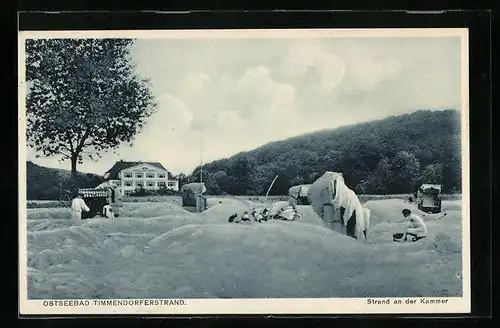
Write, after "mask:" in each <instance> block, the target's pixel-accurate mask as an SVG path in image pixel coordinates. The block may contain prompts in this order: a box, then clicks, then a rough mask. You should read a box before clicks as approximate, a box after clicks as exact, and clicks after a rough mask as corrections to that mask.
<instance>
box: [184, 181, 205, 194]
mask: <svg viewBox="0 0 500 328" xmlns="http://www.w3.org/2000/svg"><path fill="white" fill-rule="evenodd" d="M200 191H201V193H202V194H203V193H205V192H206V191H207V188H206V187H205V183H200V182H191V183H188V184H185V185H182V187H181V192H192V193H195V194H199V193H200Z"/></svg>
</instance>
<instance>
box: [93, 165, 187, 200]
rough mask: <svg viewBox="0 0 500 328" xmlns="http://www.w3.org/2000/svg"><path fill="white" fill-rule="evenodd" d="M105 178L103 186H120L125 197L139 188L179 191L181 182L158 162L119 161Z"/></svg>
mask: <svg viewBox="0 0 500 328" xmlns="http://www.w3.org/2000/svg"><path fill="white" fill-rule="evenodd" d="M104 178H105V179H106V182H104V183H103V184H101V186H103V185H108V186H110V185H111V186H117V187H118V186H119V187H121V191H122V193H123V195H128V194H130V193H131V192H132V191H134V190H136V189H139V188H144V189H147V190H157V189H161V188H167V189H170V190H174V191H178V190H179V181H178V180H176V179H175V178H174V177H173V176H172V174H171V173H170V172H169V171H168V170H167V169H166V168H164V167H163V165H162V164H161V163H158V162H125V161H119V162H116V163H115V165H113V167H112V168H111V169H110V170H109V171H107V172H106V173H105V174H104Z"/></svg>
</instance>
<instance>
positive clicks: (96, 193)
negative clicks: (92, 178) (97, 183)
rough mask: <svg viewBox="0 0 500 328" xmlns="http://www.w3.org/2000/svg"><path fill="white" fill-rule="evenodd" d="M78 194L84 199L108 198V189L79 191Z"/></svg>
mask: <svg viewBox="0 0 500 328" xmlns="http://www.w3.org/2000/svg"><path fill="white" fill-rule="evenodd" d="M78 193H80V194H81V195H82V196H83V197H85V198H91V197H108V196H109V191H108V189H93V188H88V189H79V190H78Z"/></svg>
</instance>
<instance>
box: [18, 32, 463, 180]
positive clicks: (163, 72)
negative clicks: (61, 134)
mask: <svg viewBox="0 0 500 328" xmlns="http://www.w3.org/2000/svg"><path fill="white" fill-rule="evenodd" d="M131 56H132V60H133V61H134V62H135V64H136V65H137V68H136V69H137V72H138V74H140V75H141V76H142V77H144V78H148V79H150V81H151V85H152V92H153V94H154V95H155V97H156V99H157V101H158V104H159V106H158V111H157V113H156V114H155V115H154V116H152V117H150V118H149V120H148V122H147V124H146V125H145V127H144V130H143V131H142V132H141V133H140V134H139V135H137V136H136V138H135V142H134V146H133V147H129V146H124V147H121V148H120V149H118V150H117V153H116V154H115V153H113V152H111V151H109V152H107V153H103V156H102V158H101V159H100V160H99V161H98V162H93V161H91V160H86V161H85V162H84V164H80V165H79V166H78V170H79V171H82V172H92V173H97V174H103V173H104V172H106V171H107V170H108V169H110V168H111V166H112V165H113V164H114V162H115V161H117V160H120V159H123V160H126V161H127V160H130V161H155V162H161V163H162V164H163V165H164V166H165V167H166V168H167V169H168V170H169V171H171V172H172V173H174V174H178V173H180V172H183V173H186V174H189V173H190V172H191V171H192V170H193V169H194V168H195V167H196V166H198V165H199V164H200V163H201V161H203V162H204V163H208V162H211V161H213V160H217V159H220V158H225V157H229V156H231V155H234V154H236V153H238V152H241V151H247V150H251V149H254V148H257V147H259V146H261V145H264V144H266V143H268V142H270V141H275V140H282V139H286V138H288V137H291V136H296V135H300V134H304V133H308V132H312V131H317V130H322V129H327V128H335V127H339V126H343V125H346V124H353V123H359V122H365V121H371V120H375V119H380V118H384V117H387V116H391V115H399V114H405V113H411V112H414V111H416V110H419V109H432V110H442V109H448V108H453V109H460V107H461V58H460V38H459V37H432V38H428V37H420V38H408V37H406V38H403V37H401V38H396V37H391V38H374V37H369V38H368V37H367V38H303V39H290V38H281V39H279V38H276V39H270V38H265V39H259V38H252V39H241V38H238V39H235V38H232V39H207V38H205V39H149V40H148V39H139V40H136V41H135V43H134V45H133V47H132V49H131ZM27 152H28V153H27V159H28V160H32V161H33V162H35V163H37V164H39V165H43V166H48V167H57V168H64V169H69V168H70V163H69V162H68V161H65V162H62V163H60V162H59V158H58V157H50V158H35V157H34V155H35V153H34V152H33V150H31V149H28V150H27Z"/></svg>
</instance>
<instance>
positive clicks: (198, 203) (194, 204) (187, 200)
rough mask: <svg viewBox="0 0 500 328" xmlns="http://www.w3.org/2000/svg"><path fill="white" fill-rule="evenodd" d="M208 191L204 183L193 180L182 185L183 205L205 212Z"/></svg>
mask: <svg viewBox="0 0 500 328" xmlns="http://www.w3.org/2000/svg"><path fill="white" fill-rule="evenodd" d="M206 191H207V188H206V187H205V184H204V183H199V182H192V183H188V184H185V185H183V186H182V187H181V195H182V206H183V207H185V208H186V209H188V210H191V211H194V212H203V211H204V210H206V208H207V199H206V198H205V197H203V194H204V193H205V192H206Z"/></svg>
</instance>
